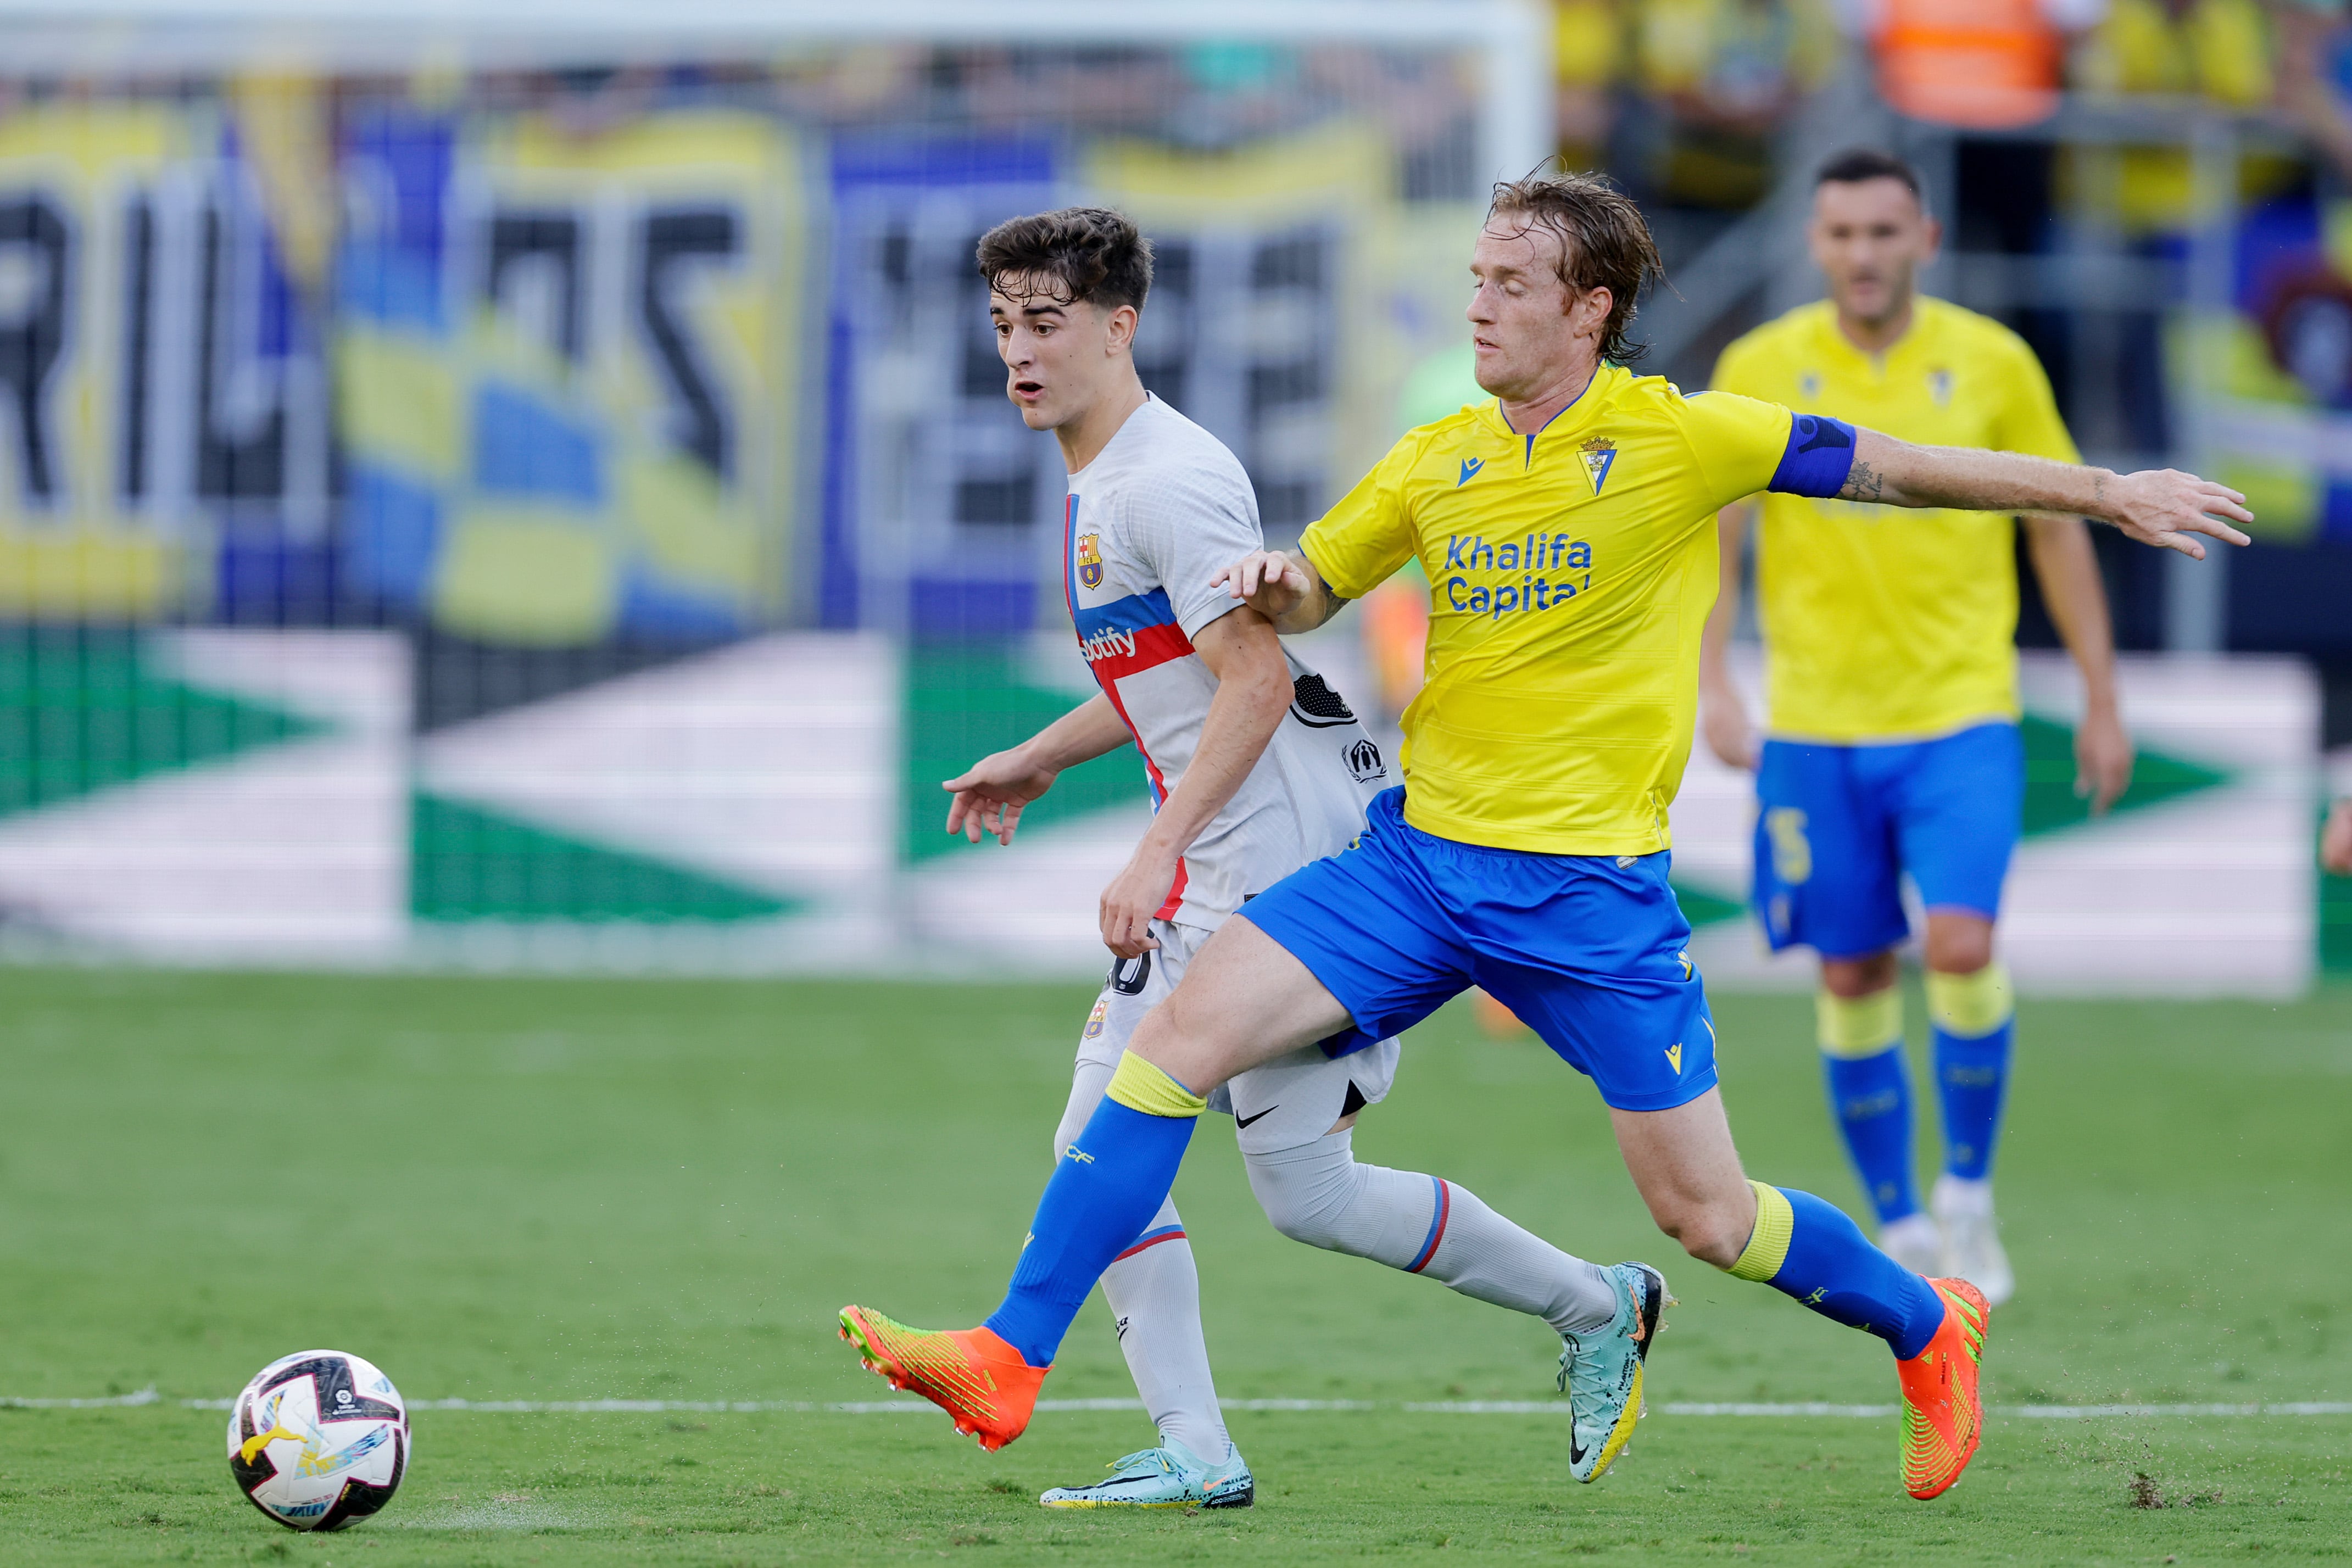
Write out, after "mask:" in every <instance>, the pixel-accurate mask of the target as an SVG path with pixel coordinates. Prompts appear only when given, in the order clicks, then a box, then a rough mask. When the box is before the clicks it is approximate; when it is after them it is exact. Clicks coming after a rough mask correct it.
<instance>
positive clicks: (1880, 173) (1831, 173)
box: [1813, 147, 1927, 213]
mask: <svg viewBox="0 0 2352 1568" xmlns="http://www.w3.org/2000/svg"><path fill="white" fill-rule="evenodd" d="M1866 180H1892V181H1894V182H1895V183H1896V184H1898V185H1900V186H1902V187H1903V188H1904V189H1905V190H1906V191H1908V192H1910V193H1911V199H1912V200H1913V201H1915V202H1916V203H1918V204H1919V210H1920V211H1921V212H1923V213H1924V212H1926V211H1927V186H1926V185H1925V184H1924V183H1921V181H1920V179H1919V171H1918V170H1916V169H1914V168H1913V167H1911V165H1910V164H1908V163H1906V162H1904V161H1903V160H1902V159H1900V158H1897V157H1896V156H1895V154H1894V153H1892V152H1882V151H1880V150H1879V149H1878V148H1875V147H1849V148H1847V149H1846V150H1845V151H1844V152H1840V153H1838V154H1837V155H1836V156H1834V157H1832V159H1831V160H1830V161H1829V162H1826V163H1824V164H1822V166H1821V168H1820V169H1818V170H1816V171H1815V172H1814V173H1813V188H1814V189H1815V190H1819V189H1820V188H1821V187H1822V186H1823V185H1859V184H1861V183H1863V182H1864V181H1866Z"/></svg>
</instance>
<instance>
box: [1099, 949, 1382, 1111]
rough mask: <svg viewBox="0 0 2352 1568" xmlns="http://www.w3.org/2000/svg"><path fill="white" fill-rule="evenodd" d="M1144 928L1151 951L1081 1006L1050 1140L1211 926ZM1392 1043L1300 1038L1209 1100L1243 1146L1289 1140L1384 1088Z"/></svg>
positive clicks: (1103, 1077)
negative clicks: (1332, 1045) (1058, 1121)
mask: <svg viewBox="0 0 2352 1568" xmlns="http://www.w3.org/2000/svg"><path fill="white" fill-rule="evenodd" d="M1151 935H1152V936H1153V938H1154V939H1155V940H1157V941H1158V942H1159V944H1160V946H1159V949H1158V951H1156V952H1152V953H1149V954H1146V955H1145V956H1144V957H1142V958H1136V959H1121V960H1118V961H1117V962H1115V963H1114V964H1113V965H1112V966H1111V971H1110V974H1109V976H1108V978H1107V979H1106V980H1105V981H1104V983H1103V988H1102V995H1101V996H1099V997H1097V998H1095V1006H1094V1011H1092V1012H1091V1013H1089V1014H1087V1027H1086V1030H1085V1031H1084V1032H1083V1033H1082V1034H1081V1035H1080V1036H1079V1037H1078V1061H1077V1067H1076V1078H1075V1081H1074V1082H1072V1084H1071V1086H1070V1104H1069V1109H1068V1110H1067V1111H1066V1112H1065V1113H1064V1114H1063V1118H1062V1127H1063V1134H1062V1136H1061V1137H1060V1138H1059V1139H1058V1140H1057V1143H1066V1142H1067V1141H1068V1140H1069V1139H1072V1138H1075V1137H1076V1136H1077V1134H1078V1133H1079V1132H1080V1131H1081V1130H1082V1129H1083V1128H1084V1127H1085V1126H1086V1120H1087V1117H1089V1116H1091V1115H1093V1114H1094V1107H1095V1103H1096V1102H1097V1101H1098V1100H1100V1099H1101V1098H1102V1094H1103V1090H1104V1087H1105V1086H1106V1085H1107V1084H1108V1083H1109V1082H1110V1075H1111V1072H1112V1071H1114V1070H1115V1069H1116V1068H1117V1067H1118V1059H1119V1056H1120V1055H1121V1053H1123V1052H1124V1051H1126V1050H1127V1042H1128V1040H1129V1039H1130V1038H1132V1037H1133V1035H1134V1033H1135V1026H1136V1025H1138V1024H1139V1023H1141V1022H1142V1021H1143V1015H1144V1014H1146V1013H1148V1012H1150V1010H1151V1009H1153V1008H1155V1007H1157V1006H1159V1005H1160V1002H1161V1000H1163V999H1164V998H1166V997H1167V995H1168V993H1169V992H1171V991H1172V990H1174V989H1175V988H1176V983H1177V982H1178V981H1180V980H1181V979H1182V978H1183V977H1184V970H1185V967H1186V966H1187V965H1189V964H1190V963H1191V962H1192V956H1193V955H1194V954H1196V953H1198V952H1199V951H1200V950H1201V947H1202V944H1204V943H1206V942H1207V941H1208V939H1209V937H1210V936H1211V935H1212V933H1210V932H1207V931H1203V930H1202V929H1201V928H1200V927H1199V926H1197V925H1175V924H1173V923H1172V922H1170V921H1166V920H1155V921H1153V922H1152V923H1151ZM1397 1052H1398V1043H1397V1041H1396V1040H1382V1041H1381V1042H1380V1043H1379V1044H1378V1045H1374V1046H1370V1047H1368V1048H1366V1049H1365V1050H1362V1051H1355V1052H1353V1053H1351V1054H1349V1055H1347V1056H1341V1057H1329V1056H1326V1055H1324V1054H1323V1048H1322V1047H1321V1046H1319V1045H1307V1046H1301V1047H1300V1048H1299V1049H1297V1051H1291V1052H1289V1053H1288V1054H1286V1055H1283V1056H1277V1057H1276V1058H1275V1059H1274V1060H1273V1061H1269V1062H1266V1063H1265V1065H1264V1066H1261V1067H1253V1068H1251V1069H1250V1070H1249V1071H1247V1072H1244V1073H1243V1074H1241V1075H1240V1076H1239V1077H1237V1078H1235V1079H1234V1081H1233V1082H1230V1083H1228V1084H1226V1085H1225V1086H1224V1087H1223V1088H1222V1089H1219V1090H1217V1091H1216V1092H1214V1093H1213V1094H1212V1095H1210V1096H1209V1109H1210V1110H1212V1111H1216V1112H1221V1113H1223V1114H1225V1115H1228V1116H1231V1117H1232V1118H1233V1119H1234V1126H1235V1128H1236V1136H1237V1138H1238V1140H1239V1142H1240V1144H1241V1149H1242V1153H1244V1154H1245V1155H1269V1154H1273V1153H1275V1152H1276V1151H1277V1150H1281V1149H1295V1148H1297V1147H1298V1146H1299V1145H1302V1144H1311V1143H1313V1142H1314V1141H1315V1140H1316V1139H1318V1138H1319V1137H1321V1136H1322V1135H1323V1134H1326V1133H1328V1132H1329V1131H1330V1130H1331V1124H1332V1123H1334V1122H1337V1121H1338V1120H1339V1118H1340V1117H1342V1116H1344V1115H1347V1114H1348V1113H1350V1112H1352V1111H1359V1110H1361V1109H1362V1108H1363V1107H1364V1106H1366V1105H1377V1104H1379V1103H1381V1101H1382V1100H1383V1099H1385V1098H1387V1096H1388V1092H1389V1088H1390V1086H1391V1084H1393V1083H1394V1082H1396V1070H1397ZM1060 1153H1061V1150H1060V1149H1059V1148H1058V1147H1057V1148H1056V1149H1055V1155H1059V1154H1060Z"/></svg>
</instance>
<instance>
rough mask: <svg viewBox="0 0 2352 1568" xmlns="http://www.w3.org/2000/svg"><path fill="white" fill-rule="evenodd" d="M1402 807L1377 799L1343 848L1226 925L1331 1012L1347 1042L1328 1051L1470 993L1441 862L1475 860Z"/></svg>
mask: <svg viewBox="0 0 2352 1568" xmlns="http://www.w3.org/2000/svg"><path fill="white" fill-rule="evenodd" d="M1403 806H1404V791H1403V790H1402V789H1390V790H1385V791H1383V792H1382V793H1381V795H1379V796H1378V797H1376V798H1375V799H1374V800H1373V801H1372V804H1371V807H1370V810H1368V811H1367V812H1366V813H1365V825H1364V831H1363V832H1362V833H1360V835H1358V836H1357V839H1356V841H1354V842H1353V843H1351V844H1349V846H1348V847H1347V848H1346V849H1345V850H1343V851H1341V852H1339V853H1338V854H1336V855H1330V856H1328V857H1326V858H1325V859H1322V860H1318V861H1314V862H1309V863H1308V864H1307V865H1306V866H1304V867H1302V868H1301V869H1300V870H1298V871H1296V872H1294V873H1291V874H1290V875H1288V876H1286V877H1285V878H1283V879H1282V880H1281V881H1280V882H1278V883H1275V884H1274V886H1273V887H1271V888H1269V889H1267V890H1266V891H1265V893H1263V894H1259V895H1258V896H1257V897H1256V898H1255V899H1253V900H1252V901H1251V902H1250V903H1249V904H1246V905H1244V907H1243V909H1242V912H1241V913H1240V914H1239V915H1236V916H1235V917H1234V924H1242V923H1246V924H1247V925H1250V926H1251V927H1252V928H1253V929H1254V930H1255V932H1256V933H1258V934H1259V935H1260V936H1262V937H1263V938H1264V939H1265V940H1266V941H1268V942H1270V943H1271V944H1272V945H1274V946H1277V947H1279V948H1281V949H1282V950H1283V952H1285V953H1286V954H1287V955H1288V956H1289V957H1290V958H1291V959H1292V960H1293V961H1294V962H1295V963H1297V965H1298V966H1299V967H1301V968H1303V969H1304V970H1305V971H1306V972H1307V974H1308V975H1310V976H1312V977H1313V978H1314V979H1315V981H1316V983H1317V985H1318V987H1319V988H1320V989H1321V991H1322V992H1323V993H1324V994H1325V995H1327V996H1328V997H1329V998H1331V999H1332V1000H1333V1001H1334V1002H1336V1003H1337V1004H1338V1006H1339V1009H1340V1014H1341V1018H1342V1020H1343V1023H1344V1025H1345V1026H1346V1027H1347V1028H1348V1029H1349V1030H1350V1033H1349V1038H1348V1039H1347V1040H1341V1041H1336V1042H1332V1049H1334V1050H1335V1051H1347V1050H1353V1049H1359V1048H1360V1047H1362V1046H1366V1045H1369V1044H1370V1043H1371V1042H1372V1041H1374V1040H1390V1039H1393V1038H1394V1037H1396V1036H1398V1035H1400V1034H1402V1033H1403V1032H1404V1031H1405V1030H1407V1029H1410V1028H1411V1027H1412V1025H1414V1024H1416V1023H1419V1022H1420V1021H1421V1020H1422V1019H1424V1018H1427V1017H1428V1016H1429V1015H1430V1014H1431V1013H1433V1012H1434V1011H1436V1010H1437V1009H1439V1008H1440V1007H1443V1006H1444V1004H1445V1003H1446V1002H1447V1001H1448V1000H1450V999H1451V998H1454V997H1455V996H1457V995H1459V994H1460V993H1461V992H1462V991H1464V990H1465V989H1466V988H1468V987H1469V985H1470V962H1471V958H1472V952H1471V949H1470V947H1469V946H1468V944H1467V943H1466V942H1465V940H1464V939H1463V936H1462V933H1461V931H1460V928H1459V925H1458V923H1457V922H1456V920H1455V919H1454V915H1453V914H1452V912H1451V909H1452V904H1453V903H1454V902H1455V900H1454V898H1453V897H1452V896H1450V895H1449V894H1448V893H1446V892H1445V891H1444V883H1445V879H1447V878H1448V877H1453V878H1455V879H1456V880H1458V877H1459V873H1458V871H1449V870H1448V869H1447V868H1446V867H1445V866H1444V864H1443V863H1441V862H1443V860H1444V857H1445V856H1446V855H1448V854H1453V855H1455V856H1459V855H1460V854H1463V853H1465V852H1468V853H1475V851H1465V847H1464V846H1461V845H1447V844H1445V843H1444V841H1441V840H1436V839H1433V838H1431V837H1430V836H1429V835H1428V834H1426V833H1423V832H1422V831H1420V830H1418V829H1416V828H1413V827H1412V826H1411V825H1409V824H1408V823H1407V822H1406V821H1404V810H1403ZM1196 994H1198V993H1196ZM1317 1038H1322V1037H1319V1036H1318V1037H1317ZM1296 1043H1301V1044H1303V1043H1306V1042H1305V1041H1298V1042H1296ZM1261 1060H1263V1059H1261Z"/></svg>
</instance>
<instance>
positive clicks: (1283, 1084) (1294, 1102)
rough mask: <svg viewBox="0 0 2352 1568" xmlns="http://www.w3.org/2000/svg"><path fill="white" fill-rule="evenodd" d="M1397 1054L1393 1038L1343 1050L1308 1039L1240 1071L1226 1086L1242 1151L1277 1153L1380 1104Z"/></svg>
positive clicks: (1309, 1140)
mask: <svg viewBox="0 0 2352 1568" xmlns="http://www.w3.org/2000/svg"><path fill="white" fill-rule="evenodd" d="M1397 1055H1398V1043H1397V1041H1395V1040H1381V1041H1379V1042H1378V1043H1376V1044H1374V1045H1371V1046H1370V1047H1367V1048H1366V1049H1364V1050H1362V1051H1350V1052H1349V1053H1348V1054H1346V1055H1344V1056H1333V1055H1330V1054H1328V1051H1326V1049H1325V1047H1324V1046H1322V1045H1320V1044H1317V1045H1307V1046H1301V1047H1300V1048H1298V1049H1297V1051H1288V1052H1286V1053H1285V1054H1283V1055H1281V1056H1277V1057H1276V1058H1275V1059H1274V1060H1273V1061H1268V1062H1265V1063H1263V1064H1262V1065H1260V1066H1256V1067H1253V1068H1251V1069H1250V1070H1249V1071H1246V1072H1244V1073H1240V1074H1238V1075H1237V1076H1236V1077H1235V1078H1234V1081H1233V1082H1231V1083H1229V1084H1227V1085H1226V1091H1227V1092H1228V1093H1230V1094H1231V1096H1232V1098H1233V1111H1234V1128H1235V1130H1236V1132H1235V1135H1236V1137H1237V1138H1238V1139H1239V1141H1240V1144H1241V1151H1242V1153H1243V1154H1244V1155H1271V1154H1278V1153H1280V1152H1281V1151H1282V1150H1285V1149H1295V1148H1297V1147H1299V1146H1300V1145H1305V1144H1311V1143H1313V1142H1315V1141H1316V1140H1317V1139H1318V1138H1320V1137H1322V1136H1323V1135H1324V1134H1327V1133H1329V1132H1331V1131H1332V1130H1333V1129H1334V1128H1336V1127H1337V1126H1338V1125H1339V1123H1340V1122H1341V1121H1343V1120H1344V1119H1346V1118H1347V1117H1349V1116H1352V1115H1354V1114H1355V1113H1357V1112H1359V1111H1361V1110H1363V1109H1364V1108H1365V1107H1366V1106H1368V1105H1377V1104H1379V1103H1381V1101H1382V1100H1384V1099H1386V1098H1387V1097H1388V1092H1389V1089H1390V1087H1391V1085H1392V1084H1394V1083H1395V1082H1396V1069H1397Z"/></svg>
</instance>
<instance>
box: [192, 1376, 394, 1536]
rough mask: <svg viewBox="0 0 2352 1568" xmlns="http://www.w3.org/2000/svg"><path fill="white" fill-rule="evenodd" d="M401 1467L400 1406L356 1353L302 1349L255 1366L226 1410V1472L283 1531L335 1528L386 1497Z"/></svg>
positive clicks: (391, 1388) (362, 1516) (363, 1514)
mask: <svg viewBox="0 0 2352 1568" xmlns="http://www.w3.org/2000/svg"><path fill="white" fill-rule="evenodd" d="M407 1468H408V1409H407V1406H404V1405H403V1404H402V1403H401V1398H400V1390H398V1389H397V1388H394V1386H393V1385H392V1379H391V1378H389V1377H386V1376H385V1375H383V1373H381V1372H378V1371H377V1370H376V1369H375V1368H374V1367H373V1365H371V1364H368V1363H367V1362H364V1361H362V1360H361V1359H360V1358H359V1357H358V1356H356V1355H346V1354H343V1353H342V1352H341V1351H340V1350H306V1351H303V1352H301V1353H300V1354H296V1355H289V1356H283V1357H280V1358H279V1359H278V1360H276V1361H273V1362H271V1363H270V1364H268V1366H265V1367H263V1368H262V1369H261V1371H260V1373H259V1374H258V1375H257V1376H256V1377H255V1378H254V1380H253V1381H252V1382H250V1383H248V1384H247V1385H245V1392H244V1393H242V1394H240V1395H238V1396H236V1405H235V1406H232V1407H231V1408H230V1411H229V1416H228V1469H229V1473H230V1474H231V1475H233V1476H235V1477H236V1490H239V1491H241V1492H243V1493H244V1494H245V1495H246V1496H247V1498H248V1499H250V1500H252V1503H253V1506H254V1507H256V1508H257V1509H259V1510H260V1511H262V1512H264V1513H266V1514H268V1516H269V1517H270V1518H272V1519H274V1520H276V1521H278V1523H280V1524H282V1525H285V1526H286V1527H287V1528H288V1529H289V1530H341V1529H342V1528H343V1526H345V1525H347V1524H349V1523H351V1522H352V1521H353V1520H359V1519H365V1518H366V1517H367V1516H368V1515H369V1514H372V1513H373V1512H374V1511H376V1510H378V1509H380V1508H382V1507H383V1505H384V1504H385V1503H388V1502H390V1501H391V1500H392V1494H393V1493H394V1492H395V1491H397V1490H400V1477H401V1472H402V1471H404V1470H405V1469H407Z"/></svg>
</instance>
